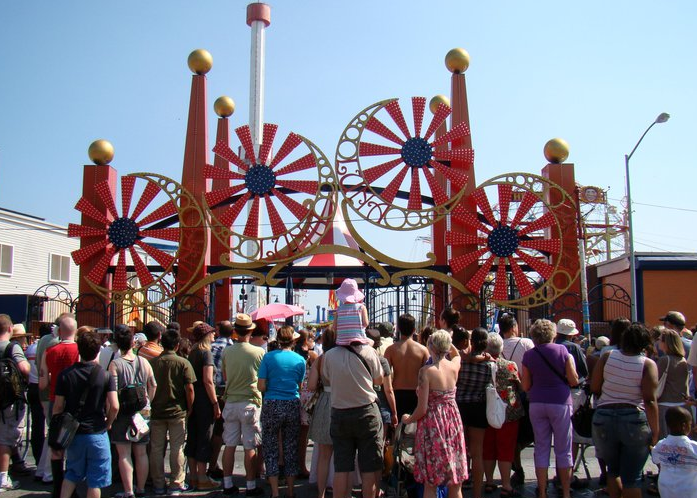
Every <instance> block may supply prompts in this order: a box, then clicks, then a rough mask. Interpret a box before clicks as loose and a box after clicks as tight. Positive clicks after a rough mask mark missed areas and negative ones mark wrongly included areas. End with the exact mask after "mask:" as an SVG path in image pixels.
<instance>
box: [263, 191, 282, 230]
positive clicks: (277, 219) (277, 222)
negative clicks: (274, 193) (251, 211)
mask: <svg viewBox="0 0 697 498" xmlns="http://www.w3.org/2000/svg"><path fill="white" fill-rule="evenodd" d="M264 202H265V203H266V212H267V213H268V215H269V221H270V222H271V232H273V234H274V236H275V237H278V236H280V235H281V234H282V233H283V232H285V231H286V226H285V224H284V223H283V220H282V219H281V215H280V214H278V210H277V209H276V206H274V205H273V201H272V200H271V197H269V194H266V195H264Z"/></svg>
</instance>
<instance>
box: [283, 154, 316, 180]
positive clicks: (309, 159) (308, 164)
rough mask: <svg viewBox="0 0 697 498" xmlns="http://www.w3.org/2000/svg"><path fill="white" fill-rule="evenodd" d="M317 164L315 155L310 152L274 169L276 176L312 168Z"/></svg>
mask: <svg viewBox="0 0 697 498" xmlns="http://www.w3.org/2000/svg"><path fill="white" fill-rule="evenodd" d="M316 166H317V159H316V158H315V155H314V154H312V153H310V154H308V155H306V156H303V157H301V158H300V159H298V160H296V161H293V162H292V163H290V164H287V165H286V166H283V167H282V168H281V169H279V170H278V171H276V176H277V177H278V176H281V175H287V174H288V173H297V172H298V171H304V170H306V169H310V168H314V167H316Z"/></svg>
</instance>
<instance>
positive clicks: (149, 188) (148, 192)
mask: <svg viewBox="0 0 697 498" xmlns="http://www.w3.org/2000/svg"><path fill="white" fill-rule="evenodd" d="M159 193H160V187H159V185H157V183H154V182H151V181H148V183H147V184H146V185H145V188H144V189H143V193H142V195H141V196H140V199H138V204H136V208H135V210H134V211H133V214H131V219H132V220H137V219H138V217H139V216H140V215H141V214H142V213H143V211H145V208H147V207H148V206H149V205H150V203H151V202H152V200H153V199H154V198H155V196H157V194H159Z"/></svg>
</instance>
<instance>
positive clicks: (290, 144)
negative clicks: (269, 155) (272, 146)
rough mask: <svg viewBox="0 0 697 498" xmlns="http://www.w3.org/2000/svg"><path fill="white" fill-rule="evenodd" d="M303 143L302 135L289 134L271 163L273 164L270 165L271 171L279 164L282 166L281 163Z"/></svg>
mask: <svg viewBox="0 0 697 498" xmlns="http://www.w3.org/2000/svg"><path fill="white" fill-rule="evenodd" d="M302 142H303V141H302V139H301V138H300V135H296V134H295V133H289V134H288V136H287V137H286V139H285V140H284V141H283V144H282V145H281V148H280V149H278V152H277V153H276V155H275V156H274V158H273V160H272V161H271V164H269V166H270V167H271V169H273V168H275V167H276V165H277V164H280V162H281V161H283V160H284V159H285V158H286V157H287V156H288V154H290V153H291V152H293V151H294V150H295V148H296V147H297V146H298V145H300V144H301V143H302Z"/></svg>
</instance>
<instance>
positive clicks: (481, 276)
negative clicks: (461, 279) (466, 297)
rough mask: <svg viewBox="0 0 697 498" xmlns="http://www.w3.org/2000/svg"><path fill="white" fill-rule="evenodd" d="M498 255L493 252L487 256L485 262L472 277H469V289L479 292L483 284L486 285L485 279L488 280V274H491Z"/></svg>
mask: <svg viewBox="0 0 697 498" xmlns="http://www.w3.org/2000/svg"><path fill="white" fill-rule="evenodd" d="M495 258H496V256H494V255H493V254H492V255H491V256H489V257H488V258H486V260H485V261H484V263H482V266H480V267H479V270H477V272H476V273H475V274H474V275H472V278H470V279H469V281H468V282H467V285H466V286H465V287H467V288H468V289H469V290H471V291H472V292H479V291H480V290H481V288H482V285H484V280H486V276H487V275H488V274H489V272H490V271H491V267H492V265H493V264H494V259H495Z"/></svg>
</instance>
